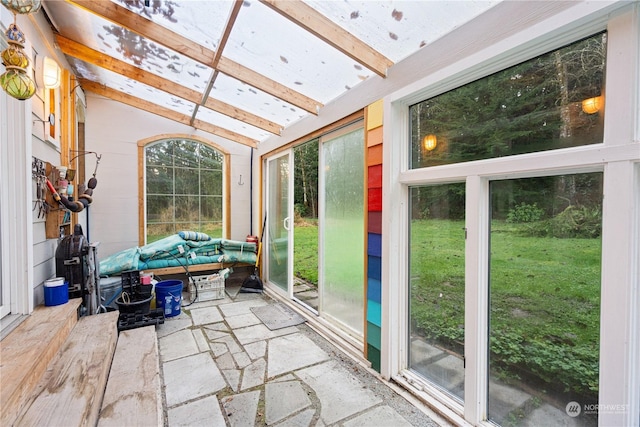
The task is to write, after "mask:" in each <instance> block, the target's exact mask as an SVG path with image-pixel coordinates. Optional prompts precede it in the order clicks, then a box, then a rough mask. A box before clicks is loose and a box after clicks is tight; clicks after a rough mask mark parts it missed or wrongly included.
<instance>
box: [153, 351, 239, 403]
mask: <svg viewBox="0 0 640 427" xmlns="http://www.w3.org/2000/svg"><path fill="white" fill-rule="evenodd" d="M162 368H163V372H164V383H165V387H166V396H167V405H168V406H169V407H172V406H174V405H177V404H180V403H184V402H187V401H189V400H191V399H195V398H198V397H201V396H206V395H207V394H211V393H217V392H218V391H220V390H222V389H223V388H225V387H226V385H227V383H226V381H225V380H224V378H223V377H222V374H221V373H220V370H219V369H218V366H217V365H216V364H215V362H214V361H213V359H212V358H211V355H210V354H209V353H200V354H196V355H193V356H188V357H183V358H182V359H176V360H172V361H169V362H165V363H163V366H162Z"/></svg>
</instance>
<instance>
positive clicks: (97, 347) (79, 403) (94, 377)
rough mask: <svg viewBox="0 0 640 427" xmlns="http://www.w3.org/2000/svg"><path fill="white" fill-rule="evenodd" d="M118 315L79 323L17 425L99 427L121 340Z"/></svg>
mask: <svg viewBox="0 0 640 427" xmlns="http://www.w3.org/2000/svg"><path fill="white" fill-rule="evenodd" d="M118 314H119V312H117V311H113V312H109V313H104V314H96V315H93V316H86V317H82V318H80V320H78V323H77V324H76V326H75V327H74V328H73V331H72V332H71V334H70V335H69V337H68V338H67V340H66V341H65V342H64V345H63V346H62V348H61V349H60V351H59V352H58V354H57V356H56V357H55V358H54V359H53V360H52V361H51V363H50V365H49V368H48V369H47V371H46V372H45V373H44V375H43V376H42V378H41V380H40V382H39V383H38V385H37V386H36V388H35V390H34V394H33V398H32V400H31V401H29V402H28V403H27V405H25V407H24V408H23V409H22V410H21V412H20V414H19V416H18V418H17V420H16V422H15V425H20V426H22V425H25V426H48V425H50V426H62V425H64V426H69V427H73V426H95V425H96V423H97V421H98V415H99V413H100V404H101V402H102V397H103V395H104V390H105V386H106V382H107V377H108V374H109V370H110V368H111V360H112V358H113V354H114V351H115V346H116V342H117V339H118V328H117V321H118Z"/></svg>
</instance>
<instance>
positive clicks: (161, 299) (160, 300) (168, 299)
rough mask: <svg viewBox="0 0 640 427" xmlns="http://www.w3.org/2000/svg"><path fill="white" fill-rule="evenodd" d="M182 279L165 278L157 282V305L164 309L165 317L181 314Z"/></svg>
mask: <svg viewBox="0 0 640 427" xmlns="http://www.w3.org/2000/svg"><path fill="white" fill-rule="evenodd" d="M181 303H182V280H163V281H162V282H158V283H156V307H158V308H162V309H163V310H164V317H173V316H177V315H179V314H180V304H181Z"/></svg>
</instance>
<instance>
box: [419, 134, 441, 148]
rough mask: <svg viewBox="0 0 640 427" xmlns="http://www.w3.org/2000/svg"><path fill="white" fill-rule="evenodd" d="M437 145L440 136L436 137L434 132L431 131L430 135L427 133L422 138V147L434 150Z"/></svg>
mask: <svg viewBox="0 0 640 427" xmlns="http://www.w3.org/2000/svg"><path fill="white" fill-rule="evenodd" d="M436 145H438V138H436V136H435V135H434V134H432V133H430V134H429V135H425V137H424V138H422V148H424V149H425V150H426V151H432V150H434V149H435V148H436Z"/></svg>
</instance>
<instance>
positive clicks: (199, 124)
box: [79, 79, 258, 148]
mask: <svg viewBox="0 0 640 427" xmlns="http://www.w3.org/2000/svg"><path fill="white" fill-rule="evenodd" d="M79 83H80V85H81V86H82V88H83V89H84V90H86V91H87V92H93V93H95V94H97V95H100V96H104V97H105V98H109V99H113V100H114V101H118V102H121V103H123V104H127V105H130V106H132V107H134V108H137V109H139V110H144V111H147V112H149V113H152V114H155V115H158V116H160V117H164V118H166V119H169V120H173V121H175V122H178V123H182V124H183V125H186V126H192V127H194V128H196V129H200V130H202V131H205V132H209V133H211V134H213V135H217V136H220V137H222V138H226V139H228V140H230V141H233V142H237V143H239V144H242V145H246V146H248V147H252V148H256V147H257V146H258V141H256V140H254V139H251V138H249V137H246V136H244V135H240V134H238V133H236V132H232V131H230V130H227V129H224V128H221V127H218V126H215V125H213V124H211V123H208V122H203V121H202V120H196V121H195V122H194V123H193V124H190V121H191V116H188V115H186V114H182V113H178V112H177V111H173V110H171V109H169V108H166V107H162V106H159V105H157V104H154V103H152V102H149V101H146V100H144V99H141V98H138V97H135V96H132V95H129V94H126V93H124V92H121V91H119V90H116V89H111V88H108V87H106V86H103V85H102V84H100V83H96V82H93V81H91V80H87V79H80V81H79Z"/></svg>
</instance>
